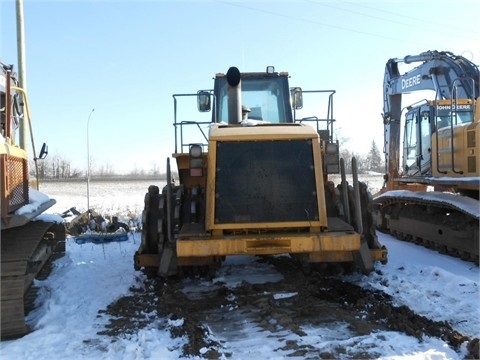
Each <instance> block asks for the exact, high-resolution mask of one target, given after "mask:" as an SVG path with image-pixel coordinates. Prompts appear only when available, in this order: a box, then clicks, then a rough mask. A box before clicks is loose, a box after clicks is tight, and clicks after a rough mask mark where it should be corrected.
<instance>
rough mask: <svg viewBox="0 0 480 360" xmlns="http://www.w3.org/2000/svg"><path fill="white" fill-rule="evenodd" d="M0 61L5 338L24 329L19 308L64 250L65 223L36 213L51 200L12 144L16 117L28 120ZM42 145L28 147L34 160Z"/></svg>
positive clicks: (24, 154)
mask: <svg viewBox="0 0 480 360" xmlns="http://www.w3.org/2000/svg"><path fill="white" fill-rule="evenodd" d="M0 66H1V69H0V122H1V136H0V196H1V198H0V204H1V238H0V243H1V313H0V317H1V338H2V339H9V338H15V337H19V336H22V335H25V334H26V333H27V332H28V331H29V329H28V327H27V325H26V324H25V310H24V308H25V307H28V306H29V299H30V295H31V290H32V283H33V280H34V279H35V278H36V277H37V276H45V274H46V267H47V265H48V264H49V261H51V260H52V259H53V258H55V257H58V256H61V255H62V254H63V253H64V252H65V227H64V225H63V224H61V223H60V224H59V223H56V222H51V221H40V220H38V218H37V217H38V216H39V215H41V214H42V213H43V212H44V211H45V210H47V209H48V208H49V207H51V206H52V205H54V204H55V200H53V199H49V198H48V196H46V195H45V194H42V193H41V192H39V191H38V187H37V189H34V188H33V187H32V188H31V187H30V184H29V170H28V155H27V152H26V151H25V150H24V149H22V148H21V147H20V146H18V145H17V144H16V138H17V136H16V135H18V134H17V132H16V129H17V128H18V125H19V123H20V122H21V121H24V122H25V125H27V126H30V125H31V124H30V115H29V114H30V113H29V110H28V99H27V94H26V92H25V91H24V90H23V89H21V88H20V87H19V85H18V81H17V79H16V76H15V74H14V73H13V71H12V66H11V65H5V64H3V63H0ZM21 98H23V100H20V99H21ZM30 130H31V126H30ZM30 133H31V131H30ZM32 139H33V137H32ZM32 145H33V148H34V144H33V141H32ZM42 149H43V151H42V152H41V153H40V155H39V157H38V158H37V157H36V155H35V148H34V150H33V151H34V161H35V164H36V162H37V160H38V159H39V158H43V157H44V156H45V155H46V152H45V150H46V147H45V146H44V147H43V148H42ZM37 179H38V177H37ZM37 184H38V182H37Z"/></svg>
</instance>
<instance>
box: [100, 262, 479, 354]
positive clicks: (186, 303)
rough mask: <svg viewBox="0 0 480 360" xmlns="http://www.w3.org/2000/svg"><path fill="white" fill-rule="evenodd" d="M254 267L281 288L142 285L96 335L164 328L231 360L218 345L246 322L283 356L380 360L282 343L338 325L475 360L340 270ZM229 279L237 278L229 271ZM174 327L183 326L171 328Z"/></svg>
mask: <svg viewBox="0 0 480 360" xmlns="http://www.w3.org/2000/svg"><path fill="white" fill-rule="evenodd" d="M257 261H260V262H267V263H268V264H271V265H273V266H274V268H275V270H276V271H278V272H279V273H281V274H282V276H283V280H281V281H279V282H273V283H264V284H251V283H248V282H245V281H244V282H242V283H240V284H239V285H238V286H236V287H234V288H231V287H228V286H226V284H224V283H221V282H220V283H219V282H208V281H206V280H205V279H198V278H197V279H193V280H184V281H179V280H177V281H172V280H168V281H163V280H160V279H158V278H157V279H148V280H147V281H146V282H145V283H144V284H143V286H140V287H138V288H132V289H131V295H128V296H125V297H122V298H120V299H118V300H117V301H116V302H114V303H112V304H110V305H109V306H108V307H107V308H106V309H105V310H102V311H100V316H103V315H108V318H109V319H108V321H109V322H108V324H107V325H106V326H105V328H104V329H103V330H101V331H99V333H98V334H100V335H107V336H112V337H117V336H122V334H133V333H135V332H136V331H137V330H138V329H140V328H148V327H155V328H157V329H158V328H165V329H168V330H169V331H170V333H171V335H172V336H173V337H187V338H188V341H187V342H186V344H185V345H184V347H183V353H184V355H185V356H198V357H203V358H209V359H218V358H225V357H227V358H228V357H231V356H234V355H235V354H232V353H231V351H230V350H229V348H228V345H226V342H225V340H222V339H229V338H230V339H232V338H235V337H238V336H240V337H241V336H245V334H244V330H243V332H242V330H241V329H244V327H245V323H246V322H247V323H249V325H248V328H249V329H250V330H249V332H250V335H249V336H255V335H254V333H255V332H256V331H269V333H270V336H271V337H273V338H276V339H277V340H278V350H282V351H284V352H286V354H287V356H300V357H304V358H338V357H340V356H345V354H347V355H348V356H349V357H350V358H372V357H378V356H381V354H376V353H368V354H366V353H355V351H353V350H351V349H348V348H340V347H336V348H322V347H321V346H322V345H321V344H319V345H318V346H317V347H315V346H310V345H308V346H307V345H304V344H302V343H301V341H295V340H288V341H285V340H284V336H285V332H288V333H291V334H295V335H296V336H298V337H299V338H301V337H302V336H305V335H306V334H305V332H304V330H303V326H318V327H323V326H328V325H329V324H331V323H334V322H337V321H341V322H344V323H347V324H348V328H349V330H350V331H351V332H352V333H353V334H356V335H369V334H375V332H378V331H385V330H391V331H398V332H402V333H405V334H407V335H410V336H412V337H416V338H418V339H422V337H423V336H430V337H435V338H439V339H442V340H443V341H444V342H445V343H446V344H448V346H449V347H451V348H452V349H455V350H459V349H460V346H461V345H462V344H465V343H467V344H468V345H467V347H468V349H469V351H470V354H469V356H470V357H471V358H478V355H479V354H478V339H476V338H471V337H469V336H465V335H463V334H461V333H459V332H458V331H455V330H454V329H452V327H451V326H450V325H449V324H448V323H447V322H440V321H434V320H431V319H428V318H427V317H424V316H421V315H418V314H416V313H415V312H414V311H412V310H411V309H410V308H408V307H407V306H397V305H395V304H394V301H393V299H392V298H391V297H390V296H389V295H387V294H385V293H383V292H381V291H378V290H369V289H365V288H362V287H359V286H357V285H354V284H351V283H348V282H345V281H343V280H342V279H341V277H340V276H339V275H338V274H337V270H338V269H335V270H334V271H330V269H327V270H325V269H322V270H318V269H314V271H311V272H308V273H305V271H304V270H303V269H302V268H301V266H300V265H299V264H297V263H296V262H294V261H293V260H292V259H291V258H289V257H285V256H282V257H268V258H259V259H258V260H257ZM231 271H232V272H234V271H239V270H238V269H235V268H232V269H231ZM186 284H187V285H186ZM186 286H188V288H189V290H188V291H187V290H186ZM192 288H193V290H192ZM275 293H288V294H295V295H294V296H291V297H285V298H277V297H274V296H273V294H275ZM174 322H179V323H181V325H180V326H172V325H171V324H172V323H174ZM372 336H373V335H372ZM205 349H208V350H207V351H205Z"/></svg>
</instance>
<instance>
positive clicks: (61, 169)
mask: <svg viewBox="0 0 480 360" xmlns="http://www.w3.org/2000/svg"><path fill="white" fill-rule="evenodd" d="M340 157H341V158H343V159H344V160H345V170H346V172H347V174H351V172H352V165H351V164H352V158H353V157H355V158H356V160H357V166H358V171H359V173H367V172H378V173H383V172H384V169H385V162H384V158H383V156H381V154H380V151H379V150H378V147H377V145H376V144H375V141H372V144H371V147H370V150H369V152H368V153H367V154H366V155H360V154H359V153H356V152H355V151H351V150H349V149H342V150H340ZM38 174H39V179H40V180H72V181H74V180H85V178H86V177H87V173H86V171H85V170H83V171H82V170H80V169H77V168H74V167H72V164H71V162H70V161H69V160H68V159H66V158H64V157H62V156H60V155H53V156H48V157H47V158H45V159H43V160H39V161H38ZM30 175H31V176H35V165H34V164H30ZM150 178H166V176H165V174H162V173H161V172H160V168H159V166H158V165H156V164H153V165H152V168H151V169H149V170H144V169H138V168H136V167H134V168H133V169H132V170H131V171H130V172H129V173H128V174H122V175H120V174H116V173H115V171H114V170H113V167H112V166H111V165H110V164H106V165H103V166H94V164H92V163H91V164H90V179H93V180H101V179H103V180H115V179H135V180H141V179H150Z"/></svg>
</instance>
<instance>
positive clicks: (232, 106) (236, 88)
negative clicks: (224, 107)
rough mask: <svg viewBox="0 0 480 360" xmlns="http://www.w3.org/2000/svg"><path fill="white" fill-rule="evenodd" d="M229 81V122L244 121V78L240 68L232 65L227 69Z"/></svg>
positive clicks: (237, 122)
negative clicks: (242, 78) (242, 84)
mask: <svg viewBox="0 0 480 360" xmlns="http://www.w3.org/2000/svg"><path fill="white" fill-rule="evenodd" d="M227 82H228V89H227V95H228V124H229V125H231V124H239V123H240V122H241V121H242V86H241V83H242V80H241V75H240V70H238V68H236V67H235V66H232V67H231V68H230V69H228V71H227Z"/></svg>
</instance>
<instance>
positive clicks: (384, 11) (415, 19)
mask: <svg viewBox="0 0 480 360" xmlns="http://www.w3.org/2000/svg"><path fill="white" fill-rule="evenodd" d="M341 3H344V4H348V5H353V6H357V7H361V8H365V9H370V10H374V11H378V12H380V13H385V14H389V15H393V16H397V17H400V18H406V19H408V20H413V21H417V22H421V23H422V24H426V23H427V24H431V25H434V26H441V27H442V28H451V29H455V30H457V31H459V32H461V33H462V36H468V33H469V32H472V33H476V32H475V31H474V30H472V29H467V28H464V27H460V26H454V25H452V23H439V22H435V21H431V20H430V19H431V18H427V19H425V18H416V17H414V16H412V15H403V14H399V13H395V12H393V11H388V10H382V9H378V8H375V7H372V6H368V5H365V4H364V3H358V4H357V3H354V2H350V1H341ZM317 4H319V3H317ZM473 4H476V2H475V3H472V5H473ZM319 5H320V4H319ZM321 5H323V4H321ZM436 6H440V5H438V4H436ZM338 9H340V8H338ZM345 11H347V10H345ZM350 11H351V10H350ZM351 12H353V11H351ZM358 14H360V15H363V16H371V15H366V14H363V13H358ZM456 18H457V19H461V17H456ZM385 21H391V22H393V20H385ZM438 30H439V29H438V28H436V29H435V31H438ZM477 32H478V31H477ZM465 34H467V35H465ZM450 35H451V34H450ZM451 36H453V35H451ZM472 39H474V40H475V38H473V37H472Z"/></svg>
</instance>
